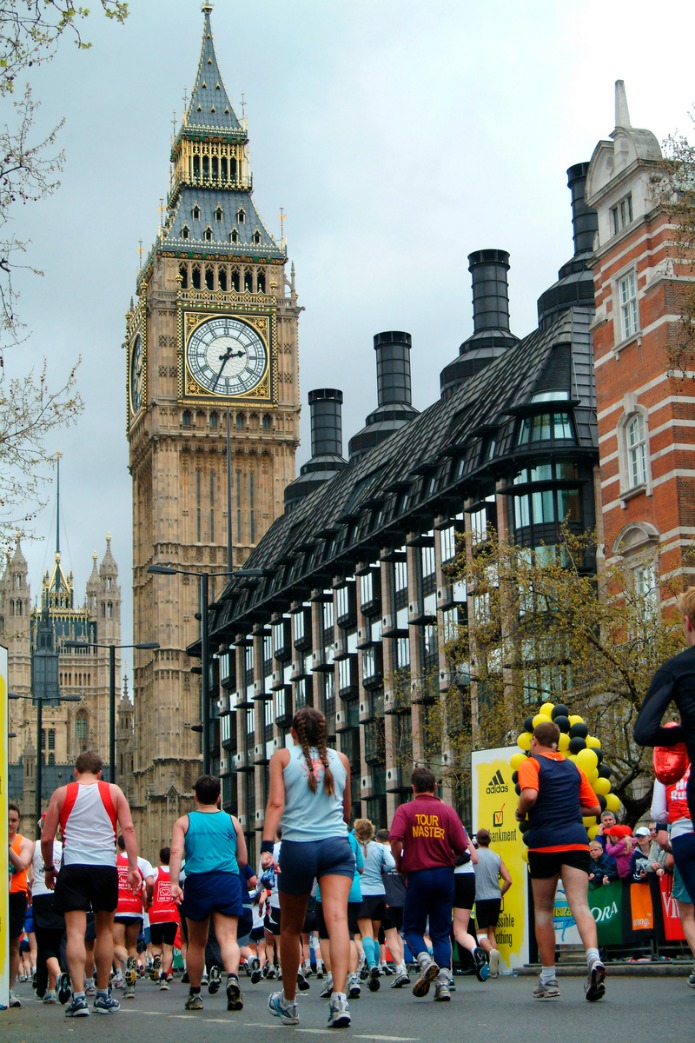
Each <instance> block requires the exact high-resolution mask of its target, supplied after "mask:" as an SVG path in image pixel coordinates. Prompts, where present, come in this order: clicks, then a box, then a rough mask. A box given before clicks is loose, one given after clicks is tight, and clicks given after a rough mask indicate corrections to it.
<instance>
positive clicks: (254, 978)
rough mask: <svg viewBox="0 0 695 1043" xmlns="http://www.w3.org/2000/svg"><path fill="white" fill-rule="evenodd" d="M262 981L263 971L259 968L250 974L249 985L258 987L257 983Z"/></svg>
mask: <svg viewBox="0 0 695 1043" xmlns="http://www.w3.org/2000/svg"><path fill="white" fill-rule="evenodd" d="M262 980H263V971H262V970H261V969H260V967H257V968H256V970H255V971H252V972H251V984H252V985H258V983H259V981H262Z"/></svg>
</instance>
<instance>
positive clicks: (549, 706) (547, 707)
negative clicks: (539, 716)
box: [538, 703, 555, 721]
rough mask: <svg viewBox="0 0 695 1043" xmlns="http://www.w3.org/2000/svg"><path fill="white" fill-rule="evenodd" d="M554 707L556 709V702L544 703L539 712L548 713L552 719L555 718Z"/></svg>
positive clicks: (547, 715)
mask: <svg viewBox="0 0 695 1043" xmlns="http://www.w3.org/2000/svg"><path fill="white" fill-rule="evenodd" d="M554 709H555V703H543V705H542V706H541V708H540V710H539V711H538V712H539V713H544V714H545V715H546V717H549V718H550V720H551V721H552V719H553V710H554Z"/></svg>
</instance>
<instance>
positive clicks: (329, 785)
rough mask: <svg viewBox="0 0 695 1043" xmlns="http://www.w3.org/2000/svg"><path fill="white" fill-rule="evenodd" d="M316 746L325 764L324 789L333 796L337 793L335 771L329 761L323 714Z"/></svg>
mask: <svg viewBox="0 0 695 1043" xmlns="http://www.w3.org/2000/svg"><path fill="white" fill-rule="evenodd" d="M316 747H317V749H318V751H319V759H320V761H321V763H322V764H323V791H324V793H326V794H327V795H328V796H329V797H332V796H333V794H334V793H335V782H334V780H333V772H332V771H331V769H330V767H329V763H328V749H327V748H326V719H325V717H323V715H322V720H321V725H320V730H319V734H318V738H317V739H316Z"/></svg>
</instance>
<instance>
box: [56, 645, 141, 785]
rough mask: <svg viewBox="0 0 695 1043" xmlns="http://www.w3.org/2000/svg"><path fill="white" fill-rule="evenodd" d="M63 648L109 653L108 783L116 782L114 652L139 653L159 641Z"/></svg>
mask: <svg viewBox="0 0 695 1043" xmlns="http://www.w3.org/2000/svg"><path fill="white" fill-rule="evenodd" d="M63 648H83V649H84V648H107V649H108V651H109V764H110V765H111V778H110V780H109V781H110V782H115V781H116V651H117V650H118V651H121V649H124V648H137V649H140V650H141V651H145V650H147V649H155V648H159V641H139V642H138V643H137V644H135V645H107V644H99V643H98V642H97V641H64V642H63Z"/></svg>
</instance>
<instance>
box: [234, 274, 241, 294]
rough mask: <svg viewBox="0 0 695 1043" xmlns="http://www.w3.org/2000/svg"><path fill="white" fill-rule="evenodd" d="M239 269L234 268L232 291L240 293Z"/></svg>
mask: <svg viewBox="0 0 695 1043" xmlns="http://www.w3.org/2000/svg"><path fill="white" fill-rule="evenodd" d="M239 285H240V284H239V269H238V268H232V289H233V290H236V292H237V293H238V292H239Z"/></svg>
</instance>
